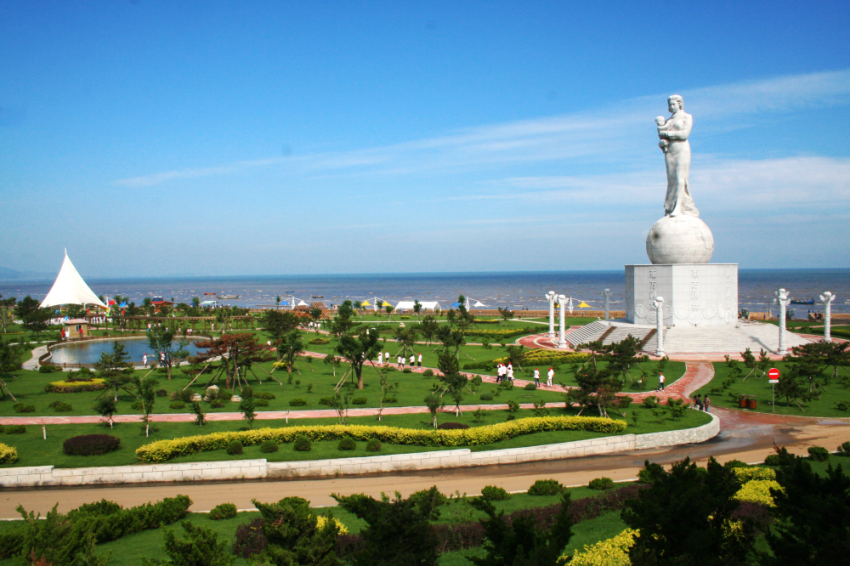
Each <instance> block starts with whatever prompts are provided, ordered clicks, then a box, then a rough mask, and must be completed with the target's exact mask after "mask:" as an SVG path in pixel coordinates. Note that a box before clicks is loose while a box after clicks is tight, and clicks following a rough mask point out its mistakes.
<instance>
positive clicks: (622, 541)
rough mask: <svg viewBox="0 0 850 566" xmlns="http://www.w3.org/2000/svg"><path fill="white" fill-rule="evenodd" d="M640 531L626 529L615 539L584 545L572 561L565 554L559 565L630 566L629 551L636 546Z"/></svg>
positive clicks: (559, 560)
mask: <svg viewBox="0 0 850 566" xmlns="http://www.w3.org/2000/svg"><path fill="white" fill-rule="evenodd" d="M639 532H640V531H637V530H635V529H626V530H625V531H623V532H621V533H620V534H618V535H617V536H615V537H614V538H609V539H608V540H603V541H599V542H597V543H596V544H591V545H587V544H586V545H584V548H583V549H582V550H580V551H578V552H576V553H575V555H574V556H573V558H572V560H570V557H569V555H567V554H565V555H563V556H561V557H560V558H559V559H558V563H559V564H561V563H566V562H567V561H568V560H569V564H570V566H599V565H600V564H604V565H605V566H630V565H631V563H632V561H631V559H630V558H629V549H630V548H631V547H633V546H634V544H635V537H636V536H637V535H638V534H639Z"/></svg>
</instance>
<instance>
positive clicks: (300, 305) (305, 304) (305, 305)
mask: <svg viewBox="0 0 850 566" xmlns="http://www.w3.org/2000/svg"><path fill="white" fill-rule="evenodd" d="M295 306H296V307H309V306H310V305H308V304H307V303H305V302H304V301H301V302H299V303H298V304H297V305H295Z"/></svg>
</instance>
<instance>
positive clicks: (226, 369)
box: [186, 333, 274, 390]
mask: <svg viewBox="0 0 850 566" xmlns="http://www.w3.org/2000/svg"><path fill="white" fill-rule="evenodd" d="M195 346H196V347H197V348H199V349H201V350H202V351H200V352H199V353H198V355H197V356H195V357H194V358H193V360H194V361H196V362H198V363H208V364H209V363H212V362H213V361H214V360H216V359H219V360H220V364H221V365H219V366H218V369H217V371H215V372H214V373H213V376H212V378H211V379H210V380H209V382H207V385H206V386H207V387H209V386H210V385H212V384H213V383H214V382H215V381H217V380H218V378H219V377H220V376H221V375H222V374H223V375H224V376H225V387H226V388H227V389H231V390H233V389H234V388H235V387H236V386H237V385H238V386H239V389H240V390H241V389H242V384H243V382H244V383H245V384H246V385H247V383H248V373H249V372H251V373H253V374H254V377H255V378H256V379H257V381H260V378H259V377H257V374H256V373H254V371H253V366H254V364H259V363H262V362H267V361H270V359H271V354H270V353H269V352H268V350H266V348H265V347H264V346H263V345H261V344H260V343H259V342H257V339H256V337H254V335H253V334H248V333H238V334H225V335H223V336H220V337H218V338H213V339H210V340H200V341H198V342H195ZM258 367H260V366H258ZM261 369H262V368H261ZM199 376H200V374H198V375H197V376H195V378H194V379H193V380H192V382H191V383H194V381H195V379H197V378H198V377H199ZM272 379H274V378H272ZM191 383H190V384H189V385H191ZM186 387H188V385H187V386H186Z"/></svg>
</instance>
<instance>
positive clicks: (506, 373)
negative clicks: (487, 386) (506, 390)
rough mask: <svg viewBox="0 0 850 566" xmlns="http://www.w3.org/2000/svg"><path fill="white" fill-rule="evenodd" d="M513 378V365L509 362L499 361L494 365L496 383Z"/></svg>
mask: <svg viewBox="0 0 850 566" xmlns="http://www.w3.org/2000/svg"><path fill="white" fill-rule="evenodd" d="M513 380H514V366H513V364H512V363H511V362H508V365H505V364H502V363H500V364H499V365H497V366H496V383H502V382H503V381H513Z"/></svg>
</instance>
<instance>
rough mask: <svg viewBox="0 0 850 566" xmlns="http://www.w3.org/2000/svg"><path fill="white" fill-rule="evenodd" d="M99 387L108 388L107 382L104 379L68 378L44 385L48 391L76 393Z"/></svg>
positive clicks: (95, 389) (94, 389)
mask: <svg viewBox="0 0 850 566" xmlns="http://www.w3.org/2000/svg"><path fill="white" fill-rule="evenodd" d="M78 373H80V372H78ZM99 389H106V383H105V382H104V381H103V380H102V379H79V378H68V379H66V380H65V381H52V382H50V383H48V384H47V385H46V386H45V387H44V390H45V391H47V392H48V393H75V392H77V391H97V390H99Z"/></svg>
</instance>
